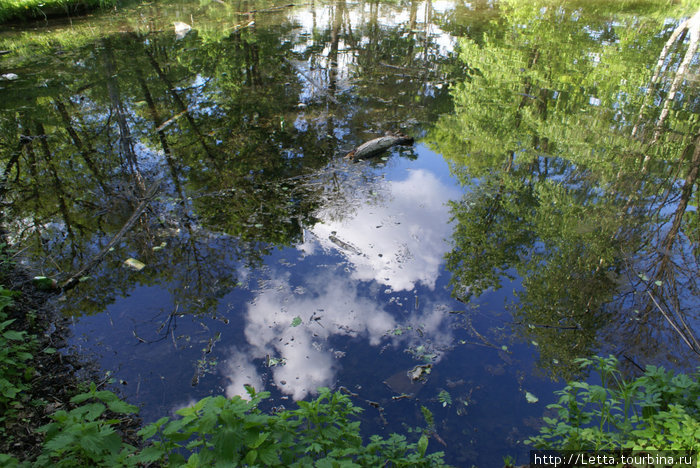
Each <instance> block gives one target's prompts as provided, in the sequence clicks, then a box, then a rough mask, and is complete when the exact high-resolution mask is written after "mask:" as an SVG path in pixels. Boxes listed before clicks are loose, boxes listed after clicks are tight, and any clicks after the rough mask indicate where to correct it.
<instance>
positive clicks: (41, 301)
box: [0, 249, 141, 461]
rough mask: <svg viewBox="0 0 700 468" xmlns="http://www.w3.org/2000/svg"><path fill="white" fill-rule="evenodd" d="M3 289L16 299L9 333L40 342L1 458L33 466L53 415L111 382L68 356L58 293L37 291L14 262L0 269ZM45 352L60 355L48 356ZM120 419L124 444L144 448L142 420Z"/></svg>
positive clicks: (85, 361) (1, 441) (0, 443)
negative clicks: (92, 387)
mask: <svg viewBox="0 0 700 468" xmlns="http://www.w3.org/2000/svg"><path fill="white" fill-rule="evenodd" d="M3 250H5V249H3ZM0 256H3V257H4V258H5V259H6V258H7V257H8V255H7V252H6V251H5V252H0ZM0 284H2V285H3V286H4V287H5V288H6V289H9V290H12V291H16V292H17V293H18V294H17V295H16V296H14V297H13V303H12V304H11V305H10V306H8V307H7V308H6V309H5V311H6V312H7V314H8V316H9V319H14V322H13V323H12V324H11V329H14V330H18V331H26V332H27V333H28V334H29V335H31V336H34V337H35V338H36V351H35V352H34V353H33V357H32V359H31V360H30V361H28V362H27V366H28V367H29V368H30V369H31V370H32V371H33V374H32V375H31V376H30V378H29V380H28V381H25V383H28V384H29V389H28V390H25V391H24V392H21V393H19V394H18V395H17V396H16V398H15V400H14V401H13V402H12V403H11V405H12V406H13V409H14V412H15V413H14V415H12V416H11V417H9V418H7V420H5V421H4V425H5V428H4V429H5V433H6V434H7V435H9V436H10V437H0V454H3V453H4V454H8V455H11V456H13V457H15V458H17V459H18V460H20V461H28V460H34V459H35V458H36V457H37V456H38V455H39V454H40V453H41V447H42V443H43V439H44V437H43V434H42V433H41V432H40V431H38V429H39V428H40V427H41V426H43V425H45V424H47V423H49V422H51V418H50V416H51V414H52V413H54V412H55V411H58V410H61V409H63V410H66V411H69V410H71V409H73V408H75V407H76V405H75V404H72V403H71V402H70V400H71V398H72V397H73V396H75V395H77V394H79V393H81V392H83V391H85V390H86V389H87V385H88V384H89V383H90V382H96V383H97V385H98V387H101V386H105V385H106V384H107V383H108V382H107V379H106V378H105V377H104V375H103V374H101V373H100V370H99V368H98V366H97V365H96V364H95V363H94V362H91V361H90V358H89V357H87V356H80V355H78V354H77V353H75V352H73V351H71V350H69V349H68V350H67V348H66V343H67V341H66V338H67V337H68V336H69V334H70V329H69V324H70V320H69V319H68V318H67V317H65V316H62V315H60V314H59V313H58V311H57V310H56V308H55V307H54V305H53V304H52V301H51V299H52V298H54V297H55V295H56V293H55V292H46V291H41V290H39V289H37V288H36V287H35V286H34V284H33V283H32V280H31V275H30V274H29V272H28V271H26V269H24V268H23V267H22V266H21V265H19V264H16V263H14V262H5V264H4V265H3V267H2V268H0ZM47 349H56V350H60V351H59V352H51V353H47V352H45V350H47ZM112 416H114V415H113V414H110V413H109V412H107V413H106V414H105V415H104V416H103V417H104V418H105V419H109V418H111V417H112ZM119 419H120V421H121V422H120V423H119V424H117V425H116V426H115V428H116V429H117V431H118V432H119V433H120V435H121V437H122V439H123V440H124V441H125V442H127V443H130V444H132V445H135V446H137V445H140V444H139V441H140V438H139V437H138V436H137V435H136V432H137V431H138V429H139V428H140V424H141V421H140V419H138V418H137V417H136V416H133V417H130V418H125V417H124V415H119Z"/></svg>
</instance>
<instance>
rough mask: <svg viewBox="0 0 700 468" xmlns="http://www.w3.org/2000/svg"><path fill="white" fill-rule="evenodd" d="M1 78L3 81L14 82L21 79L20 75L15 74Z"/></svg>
mask: <svg viewBox="0 0 700 468" xmlns="http://www.w3.org/2000/svg"><path fill="white" fill-rule="evenodd" d="M0 78H2V79H3V80H7V81H12V80H16V79H17V78H19V75H17V74H15V73H5V74H4V75H2V76H0Z"/></svg>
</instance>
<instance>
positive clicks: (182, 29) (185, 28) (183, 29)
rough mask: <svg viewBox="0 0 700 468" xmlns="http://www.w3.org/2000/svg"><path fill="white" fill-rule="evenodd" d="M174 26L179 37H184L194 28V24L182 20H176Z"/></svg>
mask: <svg viewBox="0 0 700 468" xmlns="http://www.w3.org/2000/svg"><path fill="white" fill-rule="evenodd" d="M173 26H174V27H175V37H176V38H177V39H182V38H183V37H185V36H186V35H187V33H188V32H190V31H191V30H192V26H190V25H189V24H187V23H183V22H182V21H175V22H174V23H173Z"/></svg>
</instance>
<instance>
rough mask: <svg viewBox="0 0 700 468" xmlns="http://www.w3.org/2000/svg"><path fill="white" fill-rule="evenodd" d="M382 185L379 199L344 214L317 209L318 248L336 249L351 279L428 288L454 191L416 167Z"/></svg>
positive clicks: (444, 248) (442, 245)
mask: <svg viewBox="0 0 700 468" xmlns="http://www.w3.org/2000/svg"><path fill="white" fill-rule="evenodd" d="M385 189H386V191H387V198H386V200H383V204H381V205H370V204H366V205H363V206H360V207H358V208H357V209H356V211H355V212H354V213H353V214H352V215H351V216H348V217H347V218H345V219H342V220H332V219H328V217H324V214H323V213H320V217H321V219H323V220H324V223H319V224H316V225H315V226H314V227H313V229H312V232H313V233H314V234H315V235H316V236H317V237H318V239H319V242H320V243H321V245H322V246H323V247H324V248H326V249H333V250H338V251H339V252H341V253H342V254H343V255H344V256H346V257H347V259H348V260H349V261H350V262H352V263H353V265H354V267H355V271H354V272H353V274H352V276H353V278H356V279H359V280H362V281H371V280H374V281H377V282H379V283H382V284H385V285H388V286H391V287H392V288H393V289H394V290H395V291H400V290H412V289H413V288H414V286H415V284H416V283H417V282H420V283H422V284H424V285H426V286H428V287H429V288H431V289H432V288H433V287H434V286H435V280H436V279H437V276H438V273H439V267H440V264H441V263H442V261H443V257H444V255H445V253H446V252H447V250H448V248H449V246H448V245H447V243H446V242H445V238H446V237H448V236H449V233H450V224H449V219H450V215H449V210H448V207H447V201H448V200H450V199H451V198H453V197H455V196H456V195H457V194H456V193H453V192H454V189H452V188H448V187H446V186H445V185H444V184H442V183H441V182H440V181H439V180H438V178H437V177H435V176H434V175H433V174H432V173H430V172H428V171H425V170H421V169H418V170H412V171H410V172H409V176H408V178H407V179H405V180H403V181H390V182H387V183H386V188H385ZM304 248H305V249H306V250H307V251H308V250H310V249H311V248H310V247H309V246H305V247H304Z"/></svg>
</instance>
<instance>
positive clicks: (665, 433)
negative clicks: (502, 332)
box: [526, 356, 700, 450]
mask: <svg viewBox="0 0 700 468" xmlns="http://www.w3.org/2000/svg"><path fill="white" fill-rule="evenodd" d="M578 362H579V364H580V366H581V368H582V369H587V368H590V367H594V368H595V370H596V371H597V373H598V374H599V375H600V380H601V385H591V384H588V383H586V382H570V383H569V384H568V385H567V386H566V387H565V388H564V389H563V390H561V391H559V392H557V394H558V395H559V401H558V403H556V404H553V405H549V406H548V407H547V408H549V409H552V410H555V412H556V417H554V418H549V417H545V418H543V419H544V422H545V423H546V426H545V427H543V428H542V429H540V434H539V435H538V436H535V437H531V438H530V439H529V440H527V441H526V443H529V444H532V445H534V446H535V447H537V448H542V449H556V450H614V449H634V450H640V449H648V450H695V449H697V447H698V446H700V383H699V382H698V376H699V375H700V369H698V371H696V372H695V373H693V374H691V375H686V374H674V372H672V371H666V370H665V369H664V368H663V367H656V366H648V367H647V368H646V371H645V372H644V374H643V375H642V376H641V377H639V378H637V379H634V380H626V379H624V378H623V376H622V373H621V372H620V370H619V362H618V360H617V359H616V358H615V357H613V356H610V357H607V358H603V357H594V358H593V359H579V360H578Z"/></svg>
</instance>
